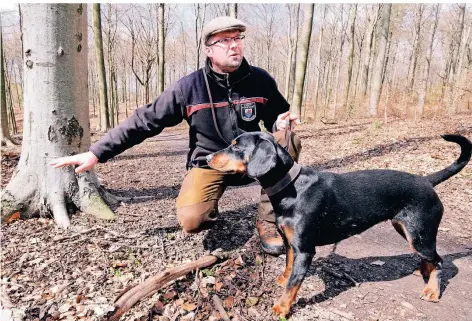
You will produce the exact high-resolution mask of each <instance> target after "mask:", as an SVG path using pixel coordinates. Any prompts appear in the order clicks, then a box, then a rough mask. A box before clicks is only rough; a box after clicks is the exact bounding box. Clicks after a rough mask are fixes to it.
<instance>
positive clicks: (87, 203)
mask: <svg viewBox="0 0 472 321" xmlns="http://www.w3.org/2000/svg"><path fill="white" fill-rule="evenodd" d="M89 176H90V175H88V174H84V175H79V176H78V177H77V182H78V184H79V192H78V201H77V202H76V205H77V207H78V208H79V210H80V211H82V212H84V213H86V214H91V215H94V216H96V217H98V218H101V219H106V220H111V219H114V218H116V216H115V213H113V211H112V210H111V209H110V207H108V205H107V204H106V203H105V201H104V200H103V198H102V197H101V196H100V193H99V192H98V189H97V187H96V186H95V185H94V184H93V182H91V181H90V179H89Z"/></svg>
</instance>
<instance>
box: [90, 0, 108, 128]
mask: <svg viewBox="0 0 472 321" xmlns="http://www.w3.org/2000/svg"><path fill="white" fill-rule="evenodd" d="M92 18H93V19H92V20H93V34H94V36H93V38H94V45H95V57H96V60H97V65H96V66H97V75H98V84H99V91H100V102H99V103H100V121H99V122H98V128H97V130H99V131H101V132H106V131H108V130H109V129H110V115H109V110H108V94H107V88H108V87H107V79H106V76H105V58H104V55H103V39H102V18H101V14H100V3H94V4H93V5H92Z"/></svg>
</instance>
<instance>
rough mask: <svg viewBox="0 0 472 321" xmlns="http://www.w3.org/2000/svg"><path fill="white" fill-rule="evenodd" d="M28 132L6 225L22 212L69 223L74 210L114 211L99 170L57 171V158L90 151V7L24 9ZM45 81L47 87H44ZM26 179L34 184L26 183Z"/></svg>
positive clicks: (105, 214) (8, 194) (6, 200)
mask: <svg viewBox="0 0 472 321" xmlns="http://www.w3.org/2000/svg"><path fill="white" fill-rule="evenodd" d="M22 9H23V15H24V22H25V24H24V45H25V49H26V52H27V53H29V54H27V56H26V57H25V60H26V66H27V67H26V68H25V76H24V81H25V100H24V131H23V145H22V151H21V157H20V160H19V163H18V167H17V169H16V171H15V172H14V174H13V177H12V178H11V181H10V182H9V183H8V185H7V187H6V189H5V190H4V191H2V194H1V201H2V202H1V219H2V222H4V221H5V220H6V219H8V218H9V217H10V216H11V215H12V214H14V213H17V212H19V213H20V214H21V216H22V217H28V216H31V215H32V214H35V213H40V214H42V215H44V214H48V213H50V214H52V215H53V217H54V219H55V221H56V223H57V224H58V225H59V226H60V227H64V228H65V227H68V226H69V225H70V221H69V216H68V210H71V209H79V210H80V211H82V212H84V213H88V214H94V215H96V216H98V217H102V218H113V217H114V214H113V212H112V211H111V210H110V208H109V207H108V206H107V205H106V204H105V202H104V201H103V199H102V197H101V196H100V194H99V190H98V183H97V178H96V176H95V175H94V174H93V172H87V173H84V174H81V175H76V174H75V172H74V169H73V168H71V167H67V168H63V169H54V168H53V167H52V166H50V165H49V163H50V162H51V161H52V160H53V159H55V158H56V157H61V156H66V155H72V154H76V153H80V152H84V151H86V150H88V147H89V145H90V128H89V126H90V125H89V113H88V88H87V70H88V69H87V39H88V38H87V8H86V7H85V6H84V5H82V4H56V3H55V4H24V5H22ZM38 83H41V86H37V84H38ZM25 182H28V183H27V184H25Z"/></svg>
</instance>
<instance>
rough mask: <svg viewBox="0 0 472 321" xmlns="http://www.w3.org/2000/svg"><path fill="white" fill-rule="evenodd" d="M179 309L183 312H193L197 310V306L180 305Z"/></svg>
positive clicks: (191, 304) (189, 304)
mask: <svg viewBox="0 0 472 321" xmlns="http://www.w3.org/2000/svg"><path fill="white" fill-rule="evenodd" d="M180 307H181V308H182V309H184V310H185V311H193V310H195V309H196V308H197V305H196V304H194V303H182V304H181V305H180Z"/></svg>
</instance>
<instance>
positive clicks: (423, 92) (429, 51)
mask: <svg viewBox="0 0 472 321" xmlns="http://www.w3.org/2000/svg"><path fill="white" fill-rule="evenodd" d="M440 7H441V5H440V4H436V5H435V6H434V12H435V13H434V16H435V18H434V22H433V27H432V31H431V35H430V38H429V42H428V49H427V51H426V57H425V60H426V64H425V66H424V69H423V77H422V79H421V85H420V88H419V93H418V107H417V108H416V109H415V122H416V120H417V118H418V117H419V118H421V117H422V116H423V111H424V102H425V98H426V91H427V89H428V79H429V70H430V68H431V56H432V54H433V44H434V36H435V34H436V29H437V27H438V21H439V9H440Z"/></svg>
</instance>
